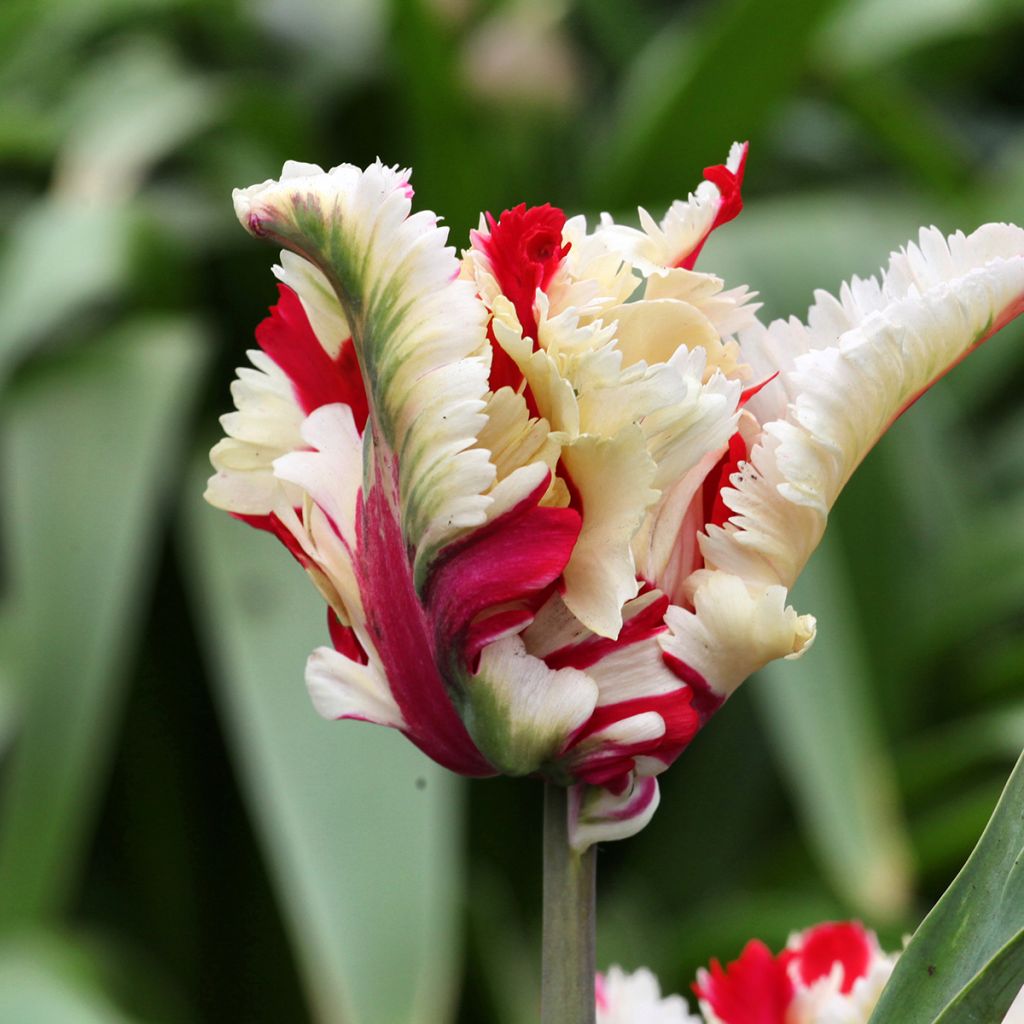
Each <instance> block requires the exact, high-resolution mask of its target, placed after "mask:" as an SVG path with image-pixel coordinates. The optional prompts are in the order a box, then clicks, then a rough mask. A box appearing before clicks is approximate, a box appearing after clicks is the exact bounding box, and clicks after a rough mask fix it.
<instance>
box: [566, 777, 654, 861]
mask: <svg viewBox="0 0 1024 1024" xmlns="http://www.w3.org/2000/svg"><path fill="white" fill-rule="evenodd" d="M660 799H661V795H660V793H659V791H658V780H657V779H655V778H652V777H650V776H640V775H638V774H635V773H634V775H633V776H631V779H630V784H629V786H627V787H626V789H625V790H623V791H622V793H619V794H615V793H611V792H609V791H608V790H607V789H605V788H604V787H603V786H588V785H586V784H584V783H579V784H577V785H575V786H573V787H571V789H570V790H569V843H570V845H571V846H572V848H573V849H574V850H577V851H579V852H580V853H582V852H583V851H584V850H586V849H587V848H588V847H589V846H593V844H594V843H604V842H611V841H612V840H614V839H628V838H629V836H633V835H636V833H637V832H639V831H640V830H641V829H642V828H643V827H644V826H645V825H646V824H647V823H648V822H649V821H650V820H651V818H653V817H654V812H655V811H656V810H657V809H658V803H659V801H660Z"/></svg>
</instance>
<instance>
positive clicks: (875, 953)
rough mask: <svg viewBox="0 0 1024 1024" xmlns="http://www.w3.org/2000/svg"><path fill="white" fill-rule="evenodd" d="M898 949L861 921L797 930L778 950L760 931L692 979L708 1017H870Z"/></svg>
mask: <svg viewBox="0 0 1024 1024" xmlns="http://www.w3.org/2000/svg"><path fill="white" fill-rule="evenodd" d="M897 958H898V954H895V953H894V954H887V953H884V952H883V951H882V948H881V946H879V944H878V938H877V937H876V935H875V933H874V932H870V931H868V930H867V929H866V928H864V927H863V926H862V925H861V924H859V923H857V922H856V921H841V922H826V923H825V924H819V925H815V926H814V927H813V928H808V929H807V930H806V931H803V932H797V933H795V934H794V935H791V936H790V938H789V942H788V943H787V944H786V948H785V949H784V950H783V951H782V952H781V953H779V954H778V955H777V956H773V955H772V953H771V951H770V950H769V949H768V947H767V946H765V945H764V943H762V942H758V941H757V940H756V939H755V940H753V941H751V942H748V943H747V945H746V946H745V947H744V949H743V952H742V953H741V954H740V956H739V958H738V959H737V960H734V961H733V962H732V963H730V964H729V965H728V966H727V967H722V965H721V964H720V963H719V962H718V961H717V960H712V961H711V967H710V969H709V970H703V969H702V970H700V971H698V973H697V982H696V984H695V985H694V986H693V989H694V992H696V994H697V997H698V999H699V1000H700V1009H701V1013H702V1014H703V1015H704V1018H705V1020H706V1021H708V1022H709V1024H867V1021H868V1018H869V1017H870V1016H871V1011H872V1010H874V1008H875V1004H876V1003H877V1002H878V999H879V996H880V995H881V994H882V989H883V988H884V987H885V983H886V982H887V981H888V980H889V975H890V974H892V969H893V967H895V965H896V960H897Z"/></svg>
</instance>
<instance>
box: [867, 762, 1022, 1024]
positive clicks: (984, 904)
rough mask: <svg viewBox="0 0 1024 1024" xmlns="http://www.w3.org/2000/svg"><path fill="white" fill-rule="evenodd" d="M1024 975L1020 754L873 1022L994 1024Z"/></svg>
mask: <svg viewBox="0 0 1024 1024" xmlns="http://www.w3.org/2000/svg"><path fill="white" fill-rule="evenodd" d="M1022 977H1024V755H1021V759H1020V760H1019V761H1018V762H1017V766H1016V768H1014V770H1013V773H1012V774H1011V775H1010V780H1009V782H1007V784H1006V788H1005V789H1004V790H1003V794H1002V796H1001V797H1000V798H999V803H998V804H997V805H996V809H995V811H994V813H993V814H992V817H991V818H990V819H989V823H988V826H987V827H986V828H985V831H984V833H983V834H982V837H981V839H980V840H979V841H978V845H977V846H976V847H975V848H974V852H973V853H972V854H971V856H970V858H969V859H968V861H967V863H966V864H965V865H964V867H963V870H962V871H961V872H960V874H959V875H957V877H956V879H954V881H953V884H952V885H951V886H950V887H949V888H948V889H947V890H946V892H945V894H944V895H943V897H942V899H940V900H939V902H938V903H937V904H936V905H935V907H934V908H933V910H932V911H931V913H930V914H929V915H928V916H927V917H926V918H925V919H924V922H923V923H922V924H921V927H920V928H918V930H917V931H916V932H915V933H914V937H913V938H912V939H911V941H910V945H909V946H908V947H907V949H906V951H905V952H904V953H903V955H902V956H901V957H900V960H899V962H898V963H897V965H896V969H895V971H894V972H893V975H892V978H891V979H890V981H889V984H888V985H886V987H885V991H884V992H883V993H882V998H881V999H880V1000H879V1003H878V1006H877V1007H876V1008H875V1012H874V1014H873V1015H872V1017H871V1021H870V1024H939V1022H941V1024H991V1022H994V1021H999V1020H1001V1019H1002V1016H1003V1014H1005V1013H1006V1011H1007V1009H1008V1008H1009V1006H1010V1003H1011V1002H1012V1001H1013V998H1014V996H1015V995H1016V993H1017V990H1018V989H1019V988H1020V987H1021V980H1022Z"/></svg>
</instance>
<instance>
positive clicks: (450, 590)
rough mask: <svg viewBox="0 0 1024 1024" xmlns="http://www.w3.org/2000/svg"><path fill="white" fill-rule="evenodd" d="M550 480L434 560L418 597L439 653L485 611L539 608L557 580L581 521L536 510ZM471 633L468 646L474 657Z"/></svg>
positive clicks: (574, 515)
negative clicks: (525, 604) (527, 604)
mask: <svg viewBox="0 0 1024 1024" xmlns="http://www.w3.org/2000/svg"><path fill="white" fill-rule="evenodd" d="M550 480H551V475H550V473H549V474H546V475H545V476H544V479H543V480H542V481H541V483H540V484H539V485H538V486H537V487H536V488H534V490H533V491H531V492H530V493H529V494H528V495H527V496H526V497H525V498H523V499H522V500H521V501H520V502H519V503H518V504H516V505H514V506H513V507H512V508H510V509H509V510H508V511H507V512H505V513H503V514H502V515H500V516H498V517H497V518H496V519H494V520H492V521H491V522H490V523H487V524H486V525H485V526H482V527H480V528H479V529H478V530H475V531H474V532H473V533H471V534H469V535H468V536H467V537H465V538H462V539H460V540H457V541H455V542H454V543H452V544H449V545H448V546H447V547H446V548H445V549H444V550H443V551H441V553H440V554H439V555H438V556H437V558H436V560H435V562H434V565H433V567H432V572H431V575H430V579H429V580H428V582H427V586H426V588H425V591H424V595H423V596H424V602H425V603H426V605H427V607H428V608H429V611H430V616H431V619H432V620H433V622H434V627H435V629H436V631H437V635H438V640H439V643H440V644H441V646H442V647H445V648H447V647H450V646H452V645H454V644H458V643H460V642H461V643H463V644H465V642H466V637H467V632H468V631H469V629H470V624H471V623H473V620H474V619H476V618H477V616H479V615H481V614H482V613H484V612H486V611H487V609H489V608H495V607H496V606H498V605H504V604H507V603H508V602H511V601H531V600H532V601H533V603H534V604H537V603H539V599H541V598H542V597H543V596H545V594H546V591H547V589H548V587H549V586H550V585H551V584H552V583H554V582H555V580H557V579H558V577H559V576H560V575H561V574H562V570H563V569H564V568H565V565H566V563H567V562H568V561H569V556H570V555H571V554H572V549H573V545H574V544H575V543H576V538H577V537H578V536H579V532H580V525H581V519H580V516H579V513H578V512H575V511H574V510H573V509H568V508H548V507H540V506H539V505H538V502H539V501H540V500H541V498H543V497H544V493H545V492H546V490H547V488H548V484H549V483H550ZM485 621H486V620H485ZM480 625H481V624H480V623H478V624H477V626H480ZM506 628H507V627H506V626H504V625H502V627H501V629H502V631H504V630H505V629H506ZM475 633H476V635H475V636H474V637H473V640H472V644H471V646H475V647H476V653H479V650H480V646H481V644H480V630H479V629H477V630H476V631H475ZM466 653H468V652H466ZM467 660H468V659H467Z"/></svg>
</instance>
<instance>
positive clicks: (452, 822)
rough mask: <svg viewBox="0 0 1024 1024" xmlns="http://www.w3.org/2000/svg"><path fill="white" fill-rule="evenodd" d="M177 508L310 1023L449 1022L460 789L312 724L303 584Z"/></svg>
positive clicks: (382, 735)
mask: <svg viewBox="0 0 1024 1024" xmlns="http://www.w3.org/2000/svg"><path fill="white" fill-rule="evenodd" d="M205 475H206V470H205V468H201V469H200V470H199V471H198V472H197V473H196V474H195V476H194V479H193V482H192V487H191V488H190V491H189V497H188V499H187V500H186V505H187V508H186V513H187V519H186V525H187V527H188V533H187V539H188V549H189V552H190V558H189V560H188V566H189V569H190V571H191V572H192V575H193V584H194V589H195V593H196V596H197V598H198V607H199V616H200V621H201V624H202V627H203V630H204V632H205V640H206V647H207V650H208V652H209V656H210V661H211V667H212V670H213V675H214V677H215V680H216V684H217V688H218V696H219V698H220V703H221V708H222V712H223V717H224V720H225V724H226V727H227V731H228V735H229V739H230V741H231V744H232V746H233V747H234V750H235V753H236V755H237V762H238V765H239V769H240V772H241V777H242V784H243V789H244V791H245V794H246V796H247V798H248V805H249V808H250V811H251V813H252V815H253V818H254V821H255V825H256V828H257V830H258V833H259V835H260V837H261V839H262V843H263V845H264V848H265V850H266V853H267V857H268V860H269V864H270V868H271V872H272V874H273V876H274V878H275V879H276V883H277V887H278V892H279V894H280V898H281V904H282V907H283V909H284V913H285V916H286V920H287V923H288V924H289V926H290V930H291V934H292V936H293V939H294V943H295V947H296V949H297V951H298V955H299V959H300V962H301V964H302V966H303V968H304V973H305V978H306V983H307V989H308V991H309V995H310V1002H311V1005H312V1007H313V1010H314V1013H315V1015H316V1018H317V1020H318V1021H321V1022H324V1024H335V1022H341V1021H344V1022H345V1024H406V1022H408V1024H442V1022H443V1021H445V1020H449V1019H450V1018H451V1014H452V1012H453V997H454V990H455V985H456V980H457V973H458V970H457V963H458V954H459V929H458V926H457V914H456V911H457V905H458V902H459V899H460V895H461V891H460V886H459V882H458V879H459V878H460V876H461V836H462V820H461V799H460V797H461V788H460V786H459V780H458V779H457V778H456V777H454V776H452V775H450V774H449V773H447V772H445V771H444V770H443V769H441V768H440V767H438V766H437V765H435V764H434V763H433V762H431V761H429V760H427V758H426V757H424V756H423V755H422V754H421V753H420V752H419V751H418V750H416V749H415V747H413V746H412V744H410V743H408V742H407V741H406V740H405V739H404V738H402V737H401V736H399V735H398V734H396V733H392V732H390V731H388V730H385V729H382V728H379V727H375V726H369V725H365V724H362V723H358V722H326V721H323V720H322V719H320V718H318V717H317V715H316V714H315V713H314V711H313V709H312V707H311V705H310V703H309V699H308V697H307V695H306V692H305V687H304V686H303V664H304V661H305V658H306V656H307V655H308V654H309V652H310V651H311V650H312V649H313V648H314V647H316V646H318V645H320V644H323V643H324V642H325V641H326V640H327V635H326V632H327V631H326V622H325V608H324V605H323V601H322V600H321V598H320V597H319V595H318V594H317V592H316V590H315V588H314V587H313V585H312V583H311V582H310V581H309V579H308V578H306V576H305V574H304V573H303V572H301V571H300V570H299V568H298V567H297V566H295V565H294V564H293V563H291V562H290V560H289V558H288V556H287V555H286V554H285V552H284V551H283V549H281V548H280V546H279V545H277V544H276V543H275V542H274V541H273V540H272V539H271V538H269V537H268V536H267V535H265V534H260V533H258V532H257V531H256V530H252V529H249V528H247V527H245V526H243V525H242V524H241V523H238V522H236V521H234V520H232V519H231V518H230V517H228V516H227V515H225V514H224V513H223V512H218V511H215V510H214V509H212V508H209V507H207V506H205V505H203V503H202V501H201V500H200V497H199V496H200V494H201V493H202V491H203V483H202V478H203V476H205Z"/></svg>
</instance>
